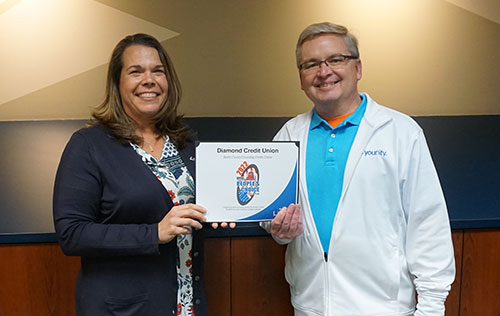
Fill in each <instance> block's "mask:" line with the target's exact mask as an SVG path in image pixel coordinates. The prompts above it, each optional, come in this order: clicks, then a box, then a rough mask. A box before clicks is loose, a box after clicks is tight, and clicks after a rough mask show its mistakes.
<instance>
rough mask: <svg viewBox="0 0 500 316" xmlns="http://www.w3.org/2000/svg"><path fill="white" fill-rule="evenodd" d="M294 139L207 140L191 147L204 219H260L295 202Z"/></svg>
mask: <svg viewBox="0 0 500 316" xmlns="http://www.w3.org/2000/svg"><path fill="white" fill-rule="evenodd" d="M298 162H299V145H298V143H297V142H258V143H250V142H244V143H212V142H201V143H199V144H198V145H197V147H196V204H199V205H202V206H204V207H205V208H206V209H207V213H206V215H205V216H206V218H207V221H208V222H240V221H247V222H249V221H264V220H270V219H273V218H274V216H276V214H277V213H278V211H279V210H280V208H282V207H284V206H288V205H290V203H297V192H298V174H299V170H298V168H299V163H298Z"/></svg>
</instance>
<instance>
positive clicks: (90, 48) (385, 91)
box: [0, 0, 500, 120]
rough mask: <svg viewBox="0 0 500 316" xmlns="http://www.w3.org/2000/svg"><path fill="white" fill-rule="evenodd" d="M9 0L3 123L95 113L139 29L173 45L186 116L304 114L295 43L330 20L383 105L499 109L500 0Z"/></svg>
mask: <svg viewBox="0 0 500 316" xmlns="http://www.w3.org/2000/svg"><path fill="white" fill-rule="evenodd" d="M8 2H9V3H10V4H9V5H8V6H7V7H5V8H4V9H3V8H2V6H0V38H1V37H3V38H6V36H7V37H8V38H9V40H8V41H7V42H8V45H9V46H8V47H9V49H8V52H9V53H5V52H4V53H1V52H0V66H2V69H6V67H7V68H8V67H10V68H8V69H11V70H10V71H9V72H7V73H6V72H5V71H4V72H3V73H2V76H3V78H2V88H1V89H0V91H3V93H2V94H3V96H2V95H0V120H32V119H73V118H87V117H88V116H89V113H90V107H91V106H93V105H95V104H97V103H99V101H100V100H101V99H102V96H103V91H104V77H105V71H106V66H107V65H106V61H107V58H109V54H110V53H111V50H112V47H113V46H114V45H115V44H116V42H117V41H118V40H119V39H121V38H122V37H123V36H124V35H125V34H130V33H135V32H148V33H151V34H153V35H155V36H156V37H157V38H159V39H161V40H162V43H163V44H164V46H165V47H166V48H167V51H168V52H169V54H170V55H171V57H172V58H173V60H174V64H175V66H176V68H177V71H178V73H179V76H180V79H181V82H182V84H183V89H184V98H183V101H182V104H181V111H182V112H183V113H185V114H186V115H187V116H195V117H198V116H293V115H296V114H298V113H300V112H304V111H306V110H308V109H309V108H310V106H311V105H310V102H309V101H308V99H307V98H306V97H305V96H304V95H303V93H302V91H301V90H300V89H299V80H298V74H297V70H296V67H295V61H294V58H295V57H294V49H295V43H296V39H297V37H298V34H299V33H300V31H301V30H302V29H303V28H304V27H306V26H307V25H309V24H310V23H314V22H320V21H325V20H328V21H332V22H336V23H340V24H344V25H346V26H348V27H349V28H350V29H351V30H352V31H353V32H354V34H355V35H357V37H358V38H359V40H360V51H361V58H362V61H363V72H364V74H363V79H362V80H361V82H360V88H361V90H362V91H366V92H368V93H369V94H370V95H371V96H372V97H373V98H374V99H375V100H377V101H379V102H380V103H383V104H385V105H388V106H390V107H393V108H395V109H397V110H400V111H403V112H405V113H408V114H410V115H461V114H500V101H499V100H500V92H499V91H500V89H498V85H499V82H500V80H499V79H500V58H499V53H498V52H499V51H500V24H499V22H500V21H499V19H498V16H499V14H500V2H494V1H491V0H479V1H475V2H476V3H477V4H478V5H477V6H476V7H473V8H471V7H466V6H464V5H461V4H460V3H459V2H462V3H463V2H464V1H459V0H456V1H451V0H450V1H444V0H379V1H373V0H351V1H337V0H309V1H302V0H288V1H285V0H274V1H255V0H254V1H252V0H242V1H228V0H211V1H200V0H183V1H177V0H170V1H167V0H150V1H135V0H127V1H124V0H99V1H95V0H71V1H68V0H44V3H46V6H45V8H44V9H33V8H31V11H33V12H31V11H30V5H33V4H32V3H36V2H38V3H39V1H27V0H20V1H17V2H16V1H12V0H10V1H8ZM12 3H13V4H12ZM454 3H455V4H454ZM456 4H458V5H456ZM485 4H486V5H489V7H488V8H487V10H485V9H484V8H485V6H484V5H485ZM459 5H460V6H459ZM481 5H482V6H481ZM495 10H496V11H497V12H498V13H497V14H491V12H493V11H495ZM42 11H43V12H42ZM485 12H488V14H484V13H485ZM482 13H483V14H482ZM23 14H24V15H23ZM27 14H31V16H26V15H27ZM62 17H64V18H62ZM44 19H46V22H45V20H44ZM28 21H32V23H31V24H33V25H30V23H28ZM33 21H34V22H33ZM51 21H52V22H51ZM54 21H55V22H57V23H58V24H57V23H55V22H54ZM50 23H54V25H52V24H50ZM21 24H22V25H23V27H24V29H23V30H22V32H21V31H19V29H20V26H21ZM4 45H6V42H5V41H3V42H2V49H1V50H0V51H6V50H5V49H4V48H5V47H7V46H4ZM70 48H71V49H70ZM8 54H10V55H8ZM53 56H57V58H55V59H54V58H53ZM19 61H21V62H19ZM16 62H17V63H16ZM23 67H24V68H23ZM2 89H3V90H2Z"/></svg>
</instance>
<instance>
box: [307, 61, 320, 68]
mask: <svg viewBox="0 0 500 316" xmlns="http://www.w3.org/2000/svg"><path fill="white" fill-rule="evenodd" d="M317 65H318V63H317V62H309V63H305V64H304V67H303V68H304V69H311V68H314V67H316V66H317Z"/></svg>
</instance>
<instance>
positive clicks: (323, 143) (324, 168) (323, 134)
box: [306, 95, 366, 256]
mask: <svg viewBox="0 0 500 316" xmlns="http://www.w3.org/2000/svg"><path fill="white" fill-rule="evenodd" d="M360 96H361V98H362V99H363V100H362V101H361V104H360V105H359V106H358V108H357V109H356V110H355V111H354V113H352V114H351V115H349V116H348V117H347V118H346V119H345V120H344V121H342V123H340V124H339V125H338V126H337V127H335V128H332V127H331V126H330V124H328V122H327V121H325V120H324V119H322V118H321V116H319V114H318V113H317V112H316V109H314V110H313V114H312V119H311V124H310V125H309V134H308V138H307V149H306V150H307V151H306V183H307V190H308V193H309V203H310V206H311V212H312V215H313V219H314V222H315V224H316V229H317V230H318V234H319V238H320V240H321V245H322V246H323V250H324V252H325V255H326V256H327V255H328V248H329V246H330V239H331V235H332V228H333V227H332V226H333V220H334V218H335V213H336V212H337V207H338V204H339V200H340V195H341V194H342V184H343V181H344V170H345V165H346V163H347V157H348V156H349V151H350V150H351V146H352V143H353V142H354V138H355V137H356V133H357V132H358V128H359V124H360V123H361V119H362V118H363V115H364V114H365V110H366V97H365V96H364V95H360Z"/></svg>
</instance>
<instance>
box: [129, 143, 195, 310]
mask: <svg viewBox="0 0 500 316" xmlns="http://www.w3.org/2000/svg"><path fill="white" fill-rule="evenodd" d="M130 145H131V146H132V147H133V148H134V150H135V151H136V153H138V154H139V155H140V156H141V157H142V161H143V162H144V163H145V164H146V165H147V166H148V167H149V169H150V170H151V171H152V172H153V174H154V175H155V176H156V178H157V179H158V180H159V181H160V182H161V184H163V186H164V187H165V190H167V191H168V194H169V195H170V198H171V199H172V202H173V203H174V206H176V205H181V204H185V203H194V181H193V178H192V177H191V175H190V173H189V171H188V169H187V167H186V165H185V164H184V162H183V161H182V158H181V156H180V155H179V152H178V151H177V149H176V148H175V146H174V144H172V142H170V139H169V137H168V136H166V139H165V143H164V145H163V151H162V153H161V158H160V161H158V160H157V159H156V158H155V157H153V156H152V155H150V154H149V153H148V152H146V151H144V150H143V149H142V148H141V147H139V146H138V145H136V144H132V143H130ZM191 247H192V235H184V234H180V235H178V236H177V248H178V249H179V260H178V261H177V283H178V290H177V315H181V316H193V315H194V308H193V270H192V253H191Z"/></svg>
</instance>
